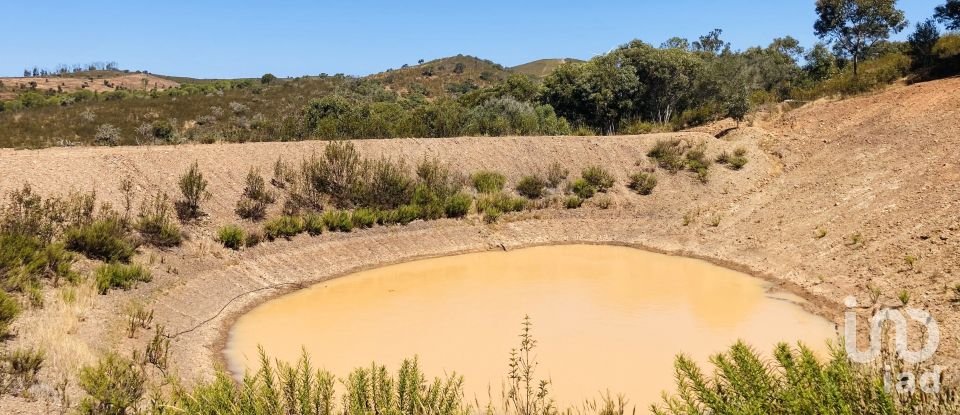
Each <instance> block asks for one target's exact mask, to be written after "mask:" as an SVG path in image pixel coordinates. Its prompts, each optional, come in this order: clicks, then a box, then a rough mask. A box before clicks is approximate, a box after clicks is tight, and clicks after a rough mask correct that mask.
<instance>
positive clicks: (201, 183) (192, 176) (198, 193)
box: [176, 161, 210, 221]
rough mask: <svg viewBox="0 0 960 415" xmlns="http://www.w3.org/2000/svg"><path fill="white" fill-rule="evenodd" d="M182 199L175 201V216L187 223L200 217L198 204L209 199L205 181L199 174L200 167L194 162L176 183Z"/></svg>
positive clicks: (201, 174)
mask: <svg viewBox="0 0 960 415" xmlns="http://www.w3.org/2000/svg"><path fill="white" fill-rule="evenodd" d="M178 184H179V186H180V193H181V195H182V196H183V198H182V199H180V200H179V201H177V203H176V207H177V214H178V215H179V216H180V219H181V220H184V221H187V220H191V219H196V218H198V217H200V215H201V214H202V213H203V212H202V211H201V210H200V203H202V202H203V201H205V200H207V199H209V198H210V192H208V191H207V185H208V184H209V182H207V179H205V178H204V177H203V173H201V172H200V166H199V164H198V163H197V162H196V161H195V162H193V164H191V165H190V168H189V169H188V170H187V172H186V173H184V174H183V175H182V176H180V181H179V182H178Z"/></svg>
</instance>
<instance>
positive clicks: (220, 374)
mask: <svg viewBox="0 0 960 415" xmlns="http://www.w3.org/2000/svg"><path fill="white" fill-rule="evenodd" d="M260 363H261V364H260V365H259V366H258V367H259V369H257V371H256V372H249V373H247V374H246V375H245V377H244V379H243V380H242V381H239V382H238V381H236V380H235V379H234V378H233V377H232V376H231V375H230V374H229V373H227V372H225V371H217V373H216V375H215V376H214V377H213V378H212V379H211V380H206V381H202V382H200V383H199V384H197V385H196V386H194V387H193V388H192V389H185V388H178V389H177V390H175V391H174V395H173V398H172V400H173V402H171V403H169V404H167V405H166V406H167V407H171V408H177V410H178V411H180V412H182V413H185V414H302V415H308V414H309V415H326V414H345V415H346V414H351V415H352V414H357V415H359V414H374V413H380V414H398V415H399V414H409V415H416V414H432V415H462V414H466V413H468V412H469V411H468V406H469V404H468V403H466V402H467V401H466V400H465V399H464V395H463V378H462V377H460V376H457V375H450V376H447V377H446V378H442V379H441V378H437V379H433V380H428V379H427V377H426V376H425V375H424V373H423V372H422V371H421V370H420V366H419V363H418V361H417V359H415V358H414V359H407V360H404V361H403V363H401V365H400V368H399V370H398V371H397V372H396V376H394V375H393V374H391V373H390V372H388V371H387V369H386V368H385V367H383V366H380V365H377V364H373V365H371V366H369V367H363V368H357V369H355V370H353V371H351V372H350V373H349V374H347V375H346V376H345V377H344V378H342V379H341V380H340V381H338V378H336V377H335V376H334V375H333V374H331V373H329V372H327V371H325V370H322V369H315V368H314V367H313V365H312V363H311V359H310V356H309V355H307V354H306V353H304V355H303V356H302V357H301V358H300V359H299V361H297V362H293V363H292V364H287V363H283V362H280V361H279V360H274V359H270V358H268V357H267V356H266V355H265V354H264V353H263V351H262V350H261V356H260ZM340 386H342V388H341V387H340ZM338 390H342V396H337V395H336V393H337V391H338ZM374 408H376V409H374Z"/></svg>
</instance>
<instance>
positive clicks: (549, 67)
mask: <svg viewBox="0 0 960 415" xmlns="http://www.w3.org/2000/svg"><path fill="white" fill-rule="evenodd" d="M576 62H583V61H582V60H579V59H569V58H561V59H539V60H535V61H533V62H527V63H525V64H523V65H517V66H514V67H512V68H510V71H512V72H516V73H520V74H524V75H529V76H532V77H535V78H543V77H545V76H547V75H549V74H550V73H551V72H553V70H554V69H557V67H558V66H560V65H563V64H565V63H576Z"/></svg>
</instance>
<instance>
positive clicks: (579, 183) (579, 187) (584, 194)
mask: <svg viewBox="0 0 960 415" xmlns="http://www.w3.org/2000/svg"><path fill="white" fill-rule="evenodd" d="M570 191H571V192H573V194H575V195H577V196H578V197H579V198H581V199H589V198H591V197H593V195H595V194H596V193H597V188H596V186H594V185H592V184H590V183H589V182H587V181H586V180H585V179H577V180H574V181H573V183H571V184H570Z"/></svg>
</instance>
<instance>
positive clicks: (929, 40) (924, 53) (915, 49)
mask: <svg viewBox="0 0 960 415" xmlns="http://www.w3.org/2000/svg"><path fill="white" fill-rule="evenodd" d="M909 40H910V53H911V54H912V55H913V59H914V64H915V65H916V66H926V65H929V64H931V63H933V61H934V53H933V47H934V46H936V44H937V41H939V40H940V30H939V29H937V24H936V22H934V20H933V19H927V20H926V21H924V22H923V23H917V30H916V31H915V32H913V34H912V35H910V39H909Z"/></svg>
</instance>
